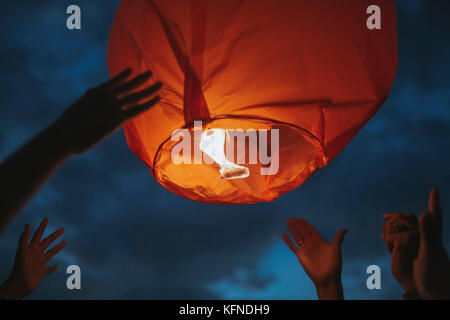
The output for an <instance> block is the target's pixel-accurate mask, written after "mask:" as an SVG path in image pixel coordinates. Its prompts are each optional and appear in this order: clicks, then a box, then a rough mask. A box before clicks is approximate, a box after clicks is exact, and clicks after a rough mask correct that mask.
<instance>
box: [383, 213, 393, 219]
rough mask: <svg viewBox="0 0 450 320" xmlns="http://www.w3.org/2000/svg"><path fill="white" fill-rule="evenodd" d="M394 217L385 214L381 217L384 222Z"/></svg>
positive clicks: (391, 214)
mask: <svg viewBox="0 0 450 320" xmlns="http://www.w3.org/2000/svg"><path fill="white" fill-rule="evenodd" d="M394 215H395V213H385V214H383V215H382V217H383V219H384V220H389V219H390V218H392V217H393V216H394Z"/></svg>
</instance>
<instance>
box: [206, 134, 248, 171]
mask: <svg viewBox="0 0 450 320" xmlns="http://www.w3.org/2000/svg"><path fill="white" fill-rule="evenodd" d="M226 134H227V133H226V131H225V130H224V129H217V128H214V129H207V130H205V131H203V132H202V136H201V139H200V150H202V151H203V152H204V153H205V154H207V155H208V156H209V157H211V159H213V160H214V161H215V162H216V163H217V164H218V165H219V166H220V170H219V172H220V175H221V176H222V178H223V179H242V178H247V177H248V176H249V175H250V172H249V170H248V168H247V167H244V166H240V165H237V164H235V163H233V162H230V161H228V160H227V157H226V156H225V138H226Z"/></svg>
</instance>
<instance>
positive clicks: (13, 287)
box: [0, 218, 66, 300]
mask: <svg viewBox="0 0 450 320" xmlns="http://www.w3.org/2000/svg"><path fill="white" fill-rule="evenodd" d="M47 223H48V219H47V218H45V219H44V220H42V222H41V224H40V226H39V228H38V229H37V230H36V232H35V234H34V236H33V239H32V240H31V242H30V243H28V238H29V236H30V226H29V225H26V226H25V230H24V232H23V233H22V234H21V236H20V239H19V246H18V248H17V253H16V258H15V260H14V266H13V269H12V272H11V275H10V276H9V278H8V279H7V280H6V281H5V282H4V283H3V285H2V286H1V287H0V298H1V299H6V300H17V299H23V298H24V297H26V296H27V295H29V294H31V293H32V292H33V291H34V290H35V289H36V288H37V287H38V285H39V283H40V282H41V281H42V279H43V278H44V277H45V276H46V275H48V274H50V273H52V272H54V271H55V270H56V269H57V266H56V265H53V266H50V267H48V266H46V264H47V262H48V261H49V260H50V259H51V258H52V257H53V256H54V255H55V254H57V253H58V252H59V251H61V249H62V248H64V246H65V245H66V242H65V241H62V242H60V243H59V244H58V245H56V246H54V247H53V248H52V249H50V250H47V248H48V247H49V246H50V245H51V244H52V243H53V242H54V241H55V240H56V239H57V238H58V237H59V236H61V235H62V234H63V232H64V229H58V230H56V231H55V232H53V233H52V234H51V235H49V236H48V237H47V238H45V239H43V240H42V241H41V238H42V235H43V234H44V231H45V227H46V226H47ZM46 250H47V251H46Z"/></svg>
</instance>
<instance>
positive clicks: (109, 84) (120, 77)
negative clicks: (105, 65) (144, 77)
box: [100, 68, 133, 88]
mask: <svg viewBox="0 0 450 320" xmlns="http://www.w3.org/2000/svg"><path fill="white" fill-rule="evenodd" d="M132 72H133V69H131V68H127V69H125V70H123V71H122V72H120V73H119V74H118V75H117V76H115V77H113V78H111V79H110V80H109V81H106V82H105V83H103V84H102V85H100V87H101V88H112V87H115V86H117V85H118V84H120V83H122V81H124V80H126V79H127V78H128V77H129V76H130V75H131V73H132Z"/></svg>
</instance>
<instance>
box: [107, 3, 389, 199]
mask: <svg viewBox="0 0 450 320" xmlns="http://www.w3.org/2000/svg"><path fill="white" fill-rule="evenodd" d="M373 4H375V5H378V6H379V8H380V13H381V14H380V19H381V29H370V28H368V27H367V20H368V18H369V16H370V14H368V13H367V8H368V7H369V6H371V5H373ZM108 67H109V71H110V74H111V76H114V75H116V74H117V73H119V72H120V71H122V70H123V69H125V68H126V67H132V68H133V70H134V72H135V73H139V72H143V71H146V70H149V69H150V70H152V71H153V73H154V78H155V79H157V80H160V81H161V82H163V85H164V86H163V88H162V89H161V92H160V96H161V102H160V103H159V104H158V105H157V106H155V107H153V108H152V109H151V110H149V111H148V112H146V113H144V114H142V115H141V116H139V117H137V118H135V119H133V120H132V121H129V122H128V123H127V124H126V125H125V133H126V137H127V141H128V145H129V147H130V148H131V150H132V151H133V152H134V153H135V154H136V156H138V157H139V158H140V159H141V160H142V161H144V162H145V163H146V164H147V165H148V166H149V167H150V168H151V172H152V174H153V176H154V177H155V178H156V180H157V181H158V182H159V183H160V184H162V185H163V186H164V187H166V188H167V189H169V190H170V191H172V192H174V193H176V194H178V195H181V196H183V197H187V198H190V199H193V200H197V201H206V202H212V203H253V202H259V201H272V200H274V199H275V198H277V197H279V196H280V195H282V194H284V193H286V192H288V191H291V190H293V189H295V188H296V187H298V186H299V185H301V184H302V183H303V182H304V181H305V180H306V179H307V178H309V177H310V176H311V175H312V174H313V172H314V171H315V170H316V169H318V168H320V167H323V166H325V165H327V164H328V162H329V161H330V160H331V159H333V158H334V157H335V156H336V155H337V154H338V153H339V152H340V151H341V150H342V149H343V148H344V147H345V146H346V145H347V144H348V143H349V142H350V140H351V139H352V138H353V137H354V135H355V134H356V133H357V132H358V131H359V130H360V129H361V128H362V127H363V126H364V124H365V123H366V122H367V121H368V120H369V119H370V118H371V117H372V116H373V115H374V114H375V112H376V111H377V110H378V109H379V108H380V107H381V105H382V104H383V103H384V101H385V100H386V98H387V96H388V93H389V90H390V88H391V86H392V83H393V81H394V77H395V73H396V68H397V33H396V14H395V6H394V1H393V0H386V1H381V0H378V1H365V0H345V1H336V0H321V1H311V0H295V1H294V0H276V1H275V0H267V1H264V0H227V1H219V0H170V1H168V0H154V1H151V0H126V1H122V2H121V3H120V6H119V8H118V11H117V15H116V17H115V20H114V23H113V26H112V28H111V34H110V39H109V48H108Z"/></svg>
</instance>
